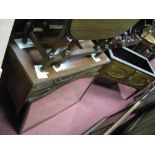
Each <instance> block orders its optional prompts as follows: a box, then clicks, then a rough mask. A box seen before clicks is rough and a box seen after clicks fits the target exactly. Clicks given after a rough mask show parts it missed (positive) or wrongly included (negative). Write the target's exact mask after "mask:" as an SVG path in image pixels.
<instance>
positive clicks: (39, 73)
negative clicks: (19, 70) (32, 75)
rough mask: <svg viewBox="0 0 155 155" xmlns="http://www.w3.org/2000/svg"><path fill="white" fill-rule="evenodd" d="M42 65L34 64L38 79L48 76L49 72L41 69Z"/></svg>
mask: <svg viewBox="0 0 155 155" xmlns="http://www.w3.org/2000/svg"><path fill="white" fill-rule="evenodd" d="M41 67H42V65H35V66H34V68H35V71H36V74H37V77H38V79H44V78H48V72H46V71H41Z"/></svg>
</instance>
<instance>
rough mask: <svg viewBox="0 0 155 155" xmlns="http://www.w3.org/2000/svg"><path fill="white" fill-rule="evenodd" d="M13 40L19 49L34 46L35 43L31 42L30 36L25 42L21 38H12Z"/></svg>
mask: <svg viewBox="0 0 155 155" xmlns="http://www.w3.org/2000/svg"><path fill="white" fill-rule="evenodd" d="M14 41H15V42H16V44H17V45H18V47H19V48H20V49H24V48H32V47H35V45H34V44H33V42H32V41H31V39H30V38H28V39H27V43H26V44H24V43H23V41H22V38H19V39H14Z"/></svg>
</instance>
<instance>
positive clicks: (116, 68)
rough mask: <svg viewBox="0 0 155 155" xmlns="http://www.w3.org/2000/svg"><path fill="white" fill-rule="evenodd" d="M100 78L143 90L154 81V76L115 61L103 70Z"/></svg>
mask: <svg viewBox="0 0 155 155" xmlns="http://www.w3.org/2000/svg"><path fill="white" fill-rule="evenodd" d="M100 76H102V77H104V78H107V79H110V80H113V81H116V82H119V83H122V84H125V85H128V86H130V87H133V88H136V89H142V88H144V87H145V86H147V85H148V84H149V83H151V82H152V81H153V80H154V77H153V76H151V75H148V74H146V73H143V72H140V71H137V70H136V69H135V68H132V67H130V66H127V65H125V64H123V63H121V62H116V61H115V60H112V61H111V63H110V64H109V65H108V66H107V67H106V68H104V69H103V70H102V72H101V74H100Z"/></svg>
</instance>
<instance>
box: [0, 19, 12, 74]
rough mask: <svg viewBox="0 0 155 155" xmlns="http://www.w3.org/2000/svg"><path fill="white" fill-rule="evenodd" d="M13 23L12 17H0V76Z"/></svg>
mask: <svg viewBox="0 0 155 155" xmlns="http://www.w3.org/2000/svg"><path fill="white" fill-rule="evenodd" d="M13 23H14V19H0V76H1V73H2V69H1V66H2V62H3V58H4V54H5V51H6V47H7V44H8V40H9V37H10V34H11V30H12V27H13Z"/></svg>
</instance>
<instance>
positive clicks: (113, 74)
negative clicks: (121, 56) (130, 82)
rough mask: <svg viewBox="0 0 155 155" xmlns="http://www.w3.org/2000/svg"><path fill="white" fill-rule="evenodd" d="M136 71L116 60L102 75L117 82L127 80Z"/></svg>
mask: <svg viewBox="0 0 155 155" xmlns="http://www.w3.org/2000/svg"><path fill="white" fill-rule="evenodd" d="M133 73H134V69H133V68H131V67H129V66H127V65H124V64H122V63H120V62H116V61H114V60H112V61H111V63H110V65H109V66H107V67H106V68H105V69H104V70H103V71H102V73H101V76H103V77H106V78H110V79H111V80H114V81H117V82H125V81H126V80H127V79H128V77H130V76H131V75H132V74H133Z"/></svg>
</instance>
